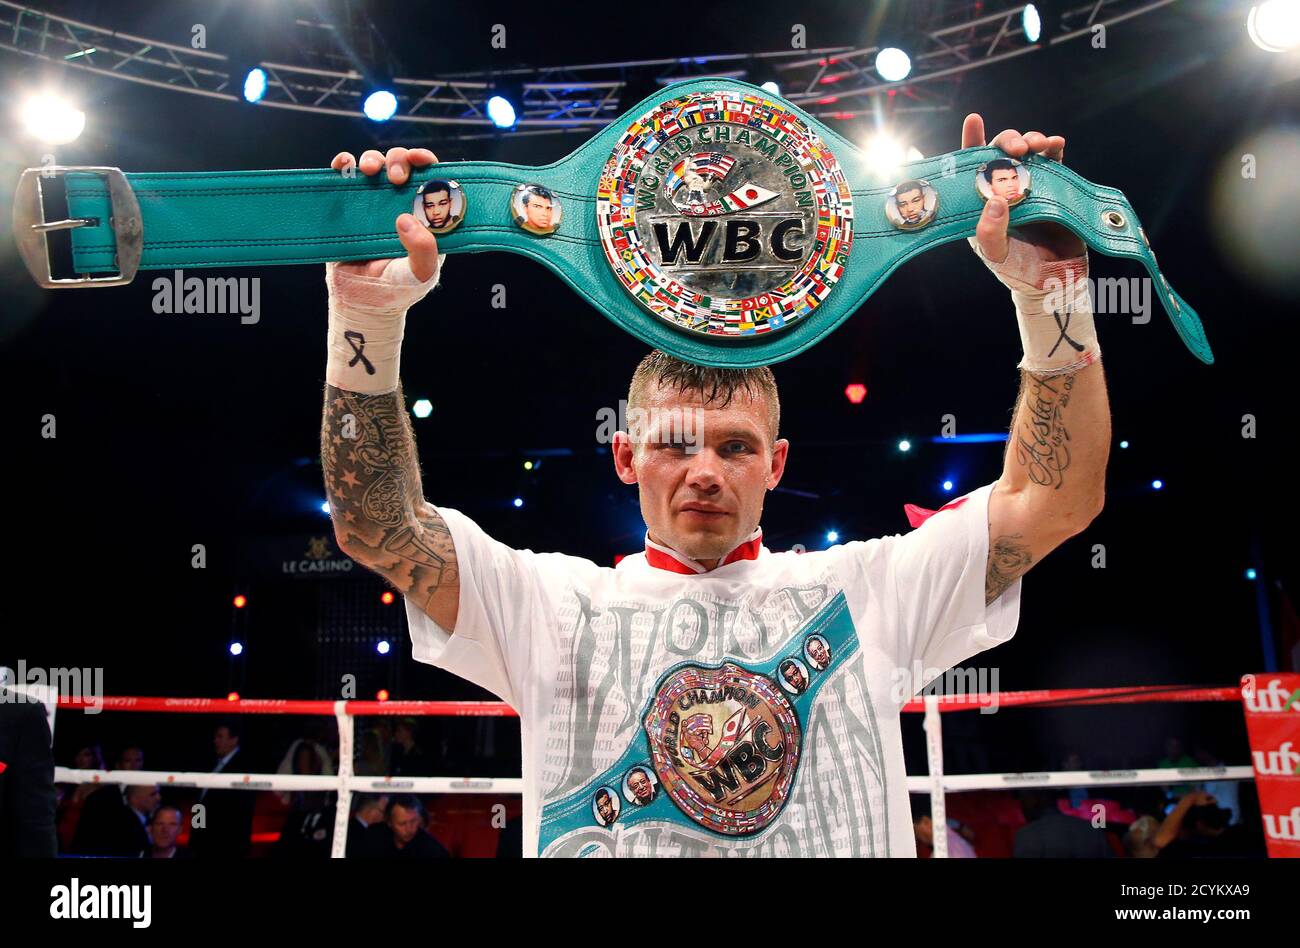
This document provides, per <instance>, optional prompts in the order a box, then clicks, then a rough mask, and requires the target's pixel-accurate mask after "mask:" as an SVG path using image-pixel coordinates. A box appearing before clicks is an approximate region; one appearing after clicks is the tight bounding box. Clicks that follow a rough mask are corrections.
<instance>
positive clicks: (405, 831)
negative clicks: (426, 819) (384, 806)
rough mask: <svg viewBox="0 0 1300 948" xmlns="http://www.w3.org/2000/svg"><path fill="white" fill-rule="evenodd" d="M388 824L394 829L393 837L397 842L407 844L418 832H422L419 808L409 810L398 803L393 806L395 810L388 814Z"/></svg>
mask: <svg viewBox="0 0 1300 948" xmlns="http://www.w3.org/2000/svg"><path fill="white" fill-rule="evenodd" d="M388 826H389V828H390V829H391V830H392V831H393V837H394V838H395V839H396V840H397V842H398V843H400V844H401V845H403V846H405V845H406V844H407V843H409V842H410V841H411V840H413V839H415V834H416V833H418V832H420V813H419V811H418V810H408V809H407V808H406V807H404V806H402V805H401V804H398V805H397V806H395V807H393V812H392V813H390V814H388Z"/></svg>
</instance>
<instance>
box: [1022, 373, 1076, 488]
mask: <svg viewBox="0 0 1300 948" xmlns="http://www.w3.org/2000/svg"><path fill="white" fill-rule="evenodd" d="M1073 387H1074V376H1073V375H1056V376H1039V375H1034V374H1033V373H1026V374H1025V379H1024V385H1023V389H1022V394H1023V397H1022V399H1021V411H1020V415H1019V417H1018V419H1017V424H1016V430H1015V432H1014V437H1015V447H1016V460H1017V461H1018V462H1019V463H1020V466H1021V467H1023V468H1024V469H1025V473H1026V475H1027V476H1028V477H1029V479H1030V480H1031V481H1032V482H1033V483H1035V484H1039V485H1042V486H1044V487H1051V488H1053V489H1054V490H1060V489H1061V487H1062V486H1064V484H1065V471H1066V469H1067V468H1068V467H1069V466H1070V432H1069V431H1068V430H1067V429H1066V427H1065V421H1064V419H1063V413H1064V410H1065V406H1066V405H1068V404H1070V389H1072V388H1073Z"/></svg>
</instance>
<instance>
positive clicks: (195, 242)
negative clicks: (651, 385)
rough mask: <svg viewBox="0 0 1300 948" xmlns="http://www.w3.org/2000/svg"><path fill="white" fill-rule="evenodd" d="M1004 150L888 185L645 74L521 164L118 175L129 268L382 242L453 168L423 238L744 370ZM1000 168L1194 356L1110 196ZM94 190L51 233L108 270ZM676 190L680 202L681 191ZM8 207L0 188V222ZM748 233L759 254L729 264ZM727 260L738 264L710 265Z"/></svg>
mask: <svg viewBox="0 0 1300 948" xmlns="http://www.w3.org/2000/svg"><path fill="white" fill-rule="evenodd" d="M724 126H725V128H724ZM751 133H752V134H751ZM724 138H725V140H724ZM738 139H744V142H738V141H737V140H738ZM774 143H775V145H774ZM789 155H793V156H794V159H793V161H792V160H791V158H790V157H788V156H789ZM1005 158H1006V156H1005V154H1004V153H1003V152H1002V151H1001V150H1000V149H998V148H994V147H990V146H981V147H976V148H964V149H961V150H960V151H955V152H951V153H949V154H945V155H938V156H935V157H933V158H927V159H923V160H920V161H912V162H908V163H906V164H905V165H904V166H903V167H902V170H901V171H900V172H899V173H898V175H897V176H896V179H895V180H893V181H882V180H880V179H879V178H878V177H877V176H876V175H875V174H874V173H873V172H872V171H871V165H870V164H869V162H868V159H867V156H866V155H865V154H864V152H863V151H862V150H861V149H859V148H858V147H857V146H856V145H854V144H853V143H852V142H850V141H849V140H847V139H845V138H844V137H843V136H841V135H840V134H838V133H837V132H835V131H834V130H832V129H830V128H828V127H826V126H825V125H823V124H822V123H821V122H820V121H818V120H817V119H815V118H813V117H812V116H810V115H808V114H806V113H804V112H803V111H802V110H800V109H799V108H798V107H797V106H794V105H792V104H790V103H788V102H786V101H785V100H783V99H781V97H780V96H777V95H774V94H772V93H768V92H766V91H764V90H762V89H759V88H758V87H756V86H753V85H750V84H748V83H745V82H741V81H739V80H734V79H727V78H704V79H692V80H687V81H684V82H678V83H675V84H673V85H670V86H667V87H665V88H664V89H662V90H661V91H660V92H658V93H656V94H654V95H652V96H650V97H648V98H646V99H645V100H643V101H642V102H640V103H638V104H637V105H635V106H633V107H632V108H631V109H629V110H628V111H627V112H626V113H625V114H624V115H623V116H622V117H621V118H620V119H618V120H617V121H615V122H613V123H611V124H610V125H609V126H607V127H606V128H605V129H604V130H602V131H601V132H599V133H598V134H596V135H595V136H594V137H592V138H591V139H590V140H588V141H587V142H586V143H585V144H584V145H582V146H581V147H579V148H578V149H577V150H575V151H574V152H572V153H571V154H569V155H568V156H566V157H565V158H563V159H561V160H559V161H556V162H553V163H551V164H548V165H542V166H540V167H532V166H524V165H515V164H508V163H504V162H494V161H457V162H443V163H440V164H438V165H436V166H434V167H433V168H426V169H418V170H416V171H414V173H413V174H412V176H411V179H410V181H409V182H408V183H406V184H405V185H403V186H401V187H393V186H392V185H390V184H389V183H388V182H387V181H386V180H385V178H384V176H383V175H376V176H375V177H373V178H370V177H367V176H365V175H361V174H357V175H355V176H353V177H345V176H344V175H342V174H340V173H339V172H336V171H331V170H288V171H237V172H200V173H181V174H177V173H132V174H126V175H125V179H126V182H127V183H128V184H129V186H130V191H131V192H132V193H133V194H134V198H135V200H136V202H138V205H139V230H140V232H141V233H140V235H137V236H141V237H142V240H141V241H140V242H139V253H140V257H139V262H138V266H139V268H140V269H144V270H174V269H189V268H197V267H240V266H266V265H279V264H311V263H323V262H326V261H330V260H365V259H376V258H381V257H392V256H400V255H401V254H402V253H403V250H402V247H401V244H400V243H399V242H398V240H397V237H396V235H395V233H394V231H393V220H394V218H395V217H396V216H397V215H398V214H400V213H402V212H409V211H411V210H412V209H413V207H414V206H415V202H416V196H417V192H418V190H419V188H420V186H421V185H422V184H423V183H425V182H426V181H429V180H432V179H454V181H455V183H456V184H457V185H458V186H459V188H460V190H461V193H462V194H463V196H464V208H463V218H462V219H461V221H460V223H459V225H458V226H456V228H455V229H454V230H453V231H451V232H449V233H445V234H442V235H440V236H439V237H438V245H439V249H440V250H443V251H446V252H448V253H451V254H455V253H462V252H465V253H472V252H476V251H483V250H506V251H510V252H513V253H519V254H523V255H525V256H528V257H532V258H533V259H534V260H537V261H539V262H541V263H542V264H544V265H546V266H547V267H549V268H550V269H551V270H553V271H554V272H555V273H557V274H558V275H559V276H560V277H561V279H563V280H564V281H565V282H566V283H568V284H569V286H570V287H572V289H573V290H574V292H576V293H577V294H578V295H579V296H580V297H582V298H583V299H585V300H586V301H587V302H588V303H590V304H591V305H592V306H594V307H595V308H596V309H598V310H599V311H600V312H602V313H603V314H604V315H605V316H606V317H607V318H609V319H610V320H612V321H613V322H614V323H616V324H617V325H619V326H621V327H622V328H624V329H625V330H627V331H628V332H630V333H632V334H633V335H634V336H636V337H637V338H639V339H641V340H643V341H644V342H646V343H647V344H649V345H652V346H656V347H659V348H662V349H664V350H666V351H668V352H670V353H672V354H674V355H677V356H679V357H681V358H685V359H688V360H690V361H693V362H697V363H701V364H706V365H716V366H731V367H750V366H755V365H764V364H771V363H774V362H779V361H781V360H783V359H788V358H790V357H791V356H794V355H796V354H798V353H799V352H802V351H803V350H805V349H807V348H809V347H811V346H813V345H815V344H816V343H818V342H820V341H821V340H822V339H824V338H825V337H826V336H827V335H828V334H829V333H830V332H831V331H832V330H834V329H835V328H836V327H837V326H838V325H839V324H840V323H842V322H843V321H844V320H845V319H846V318H848V316H849V315H850V314H852V313H853V311H854V310H856V309H857V307H858V306H860V305H861V304H862V303H863V302H864V301H865V300H866V299H867V298H868V297H869V296H870V295H871V294H872V293H873V292H874V291H875V289H876V288H877V287H878V286H879V285H880V284H881V283H882V282H883V281H884V280H885V279H886V278H887V277H888V276H889V275H890V274H891V273H892V272H893V271H894V270H895V269H897V268H898V267H899V266H900V265H901V264H903V263H904V262H906V261H907V260H909V259H911V258H912V257H914V256H916V255H918V254H921V253H924V252H925V251H926V250H929V249H930V248H932V247H936V246H938V245H940V244H945V243H949V242H951V241H955V240H961V239H964V238H967V237H971V236H973V235H974V233H975V224H976V222H977V221H978V219H979V217H980V214H981V211H982V209H983V204H984V200H985V199H986V197H987V195H988V190H987V187H989V186H991V185H989V184H988V181H989V177H988V176H987V175H986V176H984V177H983V178H981V169H982V168H986V167H987V163H989V162H995V161H998V160H1000V159H1005ZM1001 163H1002V164H1006V162H1005V161H1002V162H1001ZM1020 164H1021V167H1020V168H1018V169H1016V170H1015V172H1014V174H1017V175H1019V176H1020V177H1019V181H1020V182H1021V183H1022V184H1023V183H1024V182H1025V181H1026V180H1028V181H1030V182H1031V184H1030V186H1029V187H1028V188H1027V190H1024V192H1023V195H1017V199H1016V200H1015V201H1014V203H1013V204H1012V207H1011V225H1012V226H1013V227H1015V226H1018V225H1023V224H1027V223H1030V222H1033V221H1052V222H1055V223H1058V224H1061V225H1063V226H1065V227H1066V228H1068V229H1069V230H1071V231H1073V232H1074V233H1075V234H1077V235H1078V236H1079V237H1080V238H1082V239H1083V240H1084V242H1085V243H1086V244H1087V245H1088V246H1089V247H1090V248H1092V249H1093V250H1095V251H1097V252H1099V253H1102V254H1106V255H1108V256H1113V257H1125V258H1129V259H1132V260H1137V261H1139V262H1141V263H1142V264H1143V266H1144V267H1146V270H1147V272H1148V274H1150V276H1151V279H1152V282H1153V285H1154V287H1155V295H1156V296H1157V297H1158V298H1159V300H1160V302H1161V304H1162V305H1163V306H1164V308H1165V312H1166V313H1167V314H1168V316H1169V319H1170V321H1171V322H1172V323H1173V326H1174V329H1175V330H1176V331H1177V333H1178V335H1179V337H1180V338H1181V339H1182V340H1183V343H1184V344H1185V345H1186V346H1187V348H1188V349H1189V350H1190V351H1191V352H1192V354H1193V355H1195V356H1196V357H1197V358H1198V359H1200V360H1201V361H1202V362H1205V363H1207V364H1208V363H1212V362H1213V361H1214V357H1213V355H1212V353H1211V351H1210V346H1209V344H1208V342H1207V341H1206V338H1205V333H1204V330H1203V328H1202V326H1201V322H1200V319H1199V318H1198V316H1197V314H1196V312H1195V311H1194V310H1193V309H1192V308H1191V307H1190V306H1189V305H1188V304H1187V303H1186V302H1185V301H1184V300H1183V299H1182V298H1181V297H1179V296H1178V295H1177V294H1176V293H1174V291H1173V290H1172V288H1170V286H1169V283H1168V281H1167V280H1166V279H1165V278H1164V276H1163V275H1162V274H1161V272H1160V269H1159V267H1158V265H1157V263H1156V257H1155V254H1154V253H1153V252H1152V250H1151V248H1150V245H1149V243H1148V241H1147V239H1146V234H1145V232H1144V231H1143V229H1142V227H1141V224H1140V221H1139V219H1138V216H1137V213H1136V212H1135V211H1134V209H1133V207H1132V205H1131V204H1130V202H1129V200H1128V199H1127V198H1126V197H1125V196H1124V194H1123V193H1121V192H1120V191H1118V190H1116V189H1115V188H1109V187H1104V186H1102V185H1097V184H1093V183H1092V182H1090V181H1088V180H1086V179H1085V178H1083V177H1082V176H1080V175H1079V174H1078V173H1077V172H1075V171H1073V170H1071V169H1070V168H1068V167H1066V166H1064V165H1063V164H1061V163H1059V162H1056V161H1052V160H1049V159H1045V158H1042V157H1041V156H1037V155H1031V156H1028V157H1027V158H1025V159H1024V160H1023V162H1022V163H1020ZM32 173H33V172H28V174H29V175H30V174H32ZM1004 177H1006V175H1004ZM903 181H919V182H921V183H922V184H924V185H925V191H926V200H925V202H924V203H925V209H924V217H925V220H924V222H923V223H922V224H921V225H920V226H919V227H912V226H909V225H910V223H911V219H909V218H907V217H901V218H900V217H899V214H898V212H897V210H896V209H895V208H896V207H897V206H901V205H893V206H891V205H890V202H891V201H894V200H895V194H896V191H897V187H899V186H901V185H900V183H901V182H903ZM111 183H112V178H111V176H109V177H105V176H104V175H102V174H100V173H89V172H81V171H75V170H68V171H67V194H68V206H69V216H70V218H72V219H74V220H81V221H86V222H87V223H83V224H81V225H80V226H76V227H75V229H73V230H72V235H71V236H72V245H73V262H74V267H75V269H76V270H77V272H78V273H84V274H92V275H102V274H105V273H112V272H116V271H117V270H118V269H119V265H120V264H121V263H122V261H121V259H120V251H121V249H122V240H121V236H122V235H121V233H120V232H117V231H115V229H114V227H113V226H112V224H113V214H114V202H113V200H112V196H111V195H110V185H111ZM524 184H529V185H537V186H540V187H541V189H542V192H541V193H547V194H549V195H550V197H551V200H553V201H554V202H555V203H556V205H557V206H558V207H557V210H562V215H561V216H560V223H559V225H558V227H557V228H556V230H555V231H554V232H552V233H544V234H538V233H536V232H529V231H526V230H525V229H523V228H522V227H521V226H519V224H518V222H517V219H516V216H515V214H514V212H512V209H511V202H512V198H513V197H514V196H515V195H516V189H517V188H518V186H520V185H524ZM764 184H766V185H767V187H766V188H764V187H763V185H764ZM751 185H752V186H751ZM705 188H708V189H711V193H712V198H711V199H709V200H706V199H705V196H706V194H708V193H709V192H706V191H705V190H703V189H705ZM782 188H784V189H785V190H782ZM729 189H731V190H729ZM981 189H983V190H981ZM688 192H689V193H690V194H693V195H695V196H694V198H689V197H683V195H684V194H687V193H688ZM911 197H913V198H915V192H914V193H912V194H911ZM750 201H755V202H757V203H754V204H752V205H751V204H749V203H748V202H750ZM900 201H901V198H900ZM919 206H920V205H919V204H918V205H916V206H915V207H914V208H913V209H912V212H911V213H912V214H913V215H915V214H917V213H919V212H918V211H917V209H916V208H917V207H919ZM516 209H517V205H516ZM18 210H19V203H18V202H16V204H15V218H16V221H15V223H16V226H17V224H18V220H17V216H18ZM118 211H119V215H121V207H120V206H119V207H118ZM675 213H676V219H674V214H675ZM791 215H793V217H791ZM800 215H802V217H800ZM29 216H30V215H29ZM742 218H743V219H744V220H742ZM795 218H799V219H798V220H795ZM792 220H794V223H791V221H792ZM710 225H712V228H710ZM49 226H50V225H47V228H48V227H49ZM656 228H657V229H656ZM121 229H122V228H121V227H119V228H118V229H117V230H118V231H120V230H121ZM776 232H780V233H776ZM705 235H707V236H708V238H709V239H711V240H712V241H713V243H714V244H717V245H718V246H720V247H721V246H722V245H723V244H724V243H725V247H723V249H722V250H716V249H705V250H704V251H702V253H703V256H701V257H700V259H699V266H697V267H695V269H694V270H691V269H690V267H689V263H690V261H689V256H690V249H691V246H692V241H693V240H694V241H696V244H695V249H696V250H697V251H698V250H699V248H700V247H702V246H705V243H707V241H706V239H705ZM602 238H603V239H602ZM751 238H752V239H751ZM656 240H658V241H659V245H658V246H657V247H656V246H655V245H654V244H655V241H656ZM674 240H675V241H677V242H678V243H677V244H676V249H675V251H674V252H676V253H677V254H678V256H677V257H676V258H674V259H672V260H671V261H670V262H671V263H672V264H673V266H672V267H670V266H668V265H667V263H666V261H669V253H668V249H669V248H670V244H671V242H672V241H674ZM666 241H667V242H666ZM683 241H684V242H683ZM764 241H766V242H767V243H764ZM21 242H22V238H21V237H20V243H21ZM760 244H762V245H763V256H762V257H761V258H753V259H751V260H748V261H747V260H746V259H745V255H746V254H749V253H751V252H752V251H751V247H753V248H756V247H759V246H760ZM768 244H770V249H769V247H768ZM810 246H812V247H813V249H812V250H808V249H807V248H808V247H810ZM683 248H685V249H683ZM786 251H788V253H785V252H786ZM727 252H730V253H731V255H732V257H734V258H735V259H736V260H738V261H739V262H738V263H737V262H727V260H726V254H727ZM682 253H685V254H686V258H687V259H686V263H687V264H688V266H686V267H681V266H680V264H681V262H682V259H683V258H682V256H681V254H682ZM800 253H802V258H799V254H800ZM719 254H721V256H719ZM711 255H712V256H711ZM774 255H775V256H774ZM24 256H25V258H27V257H28V255H27V254H25V255H24ZM710 261H714V262H713V263H711V262H710ZM28 263H29V267H31V266H32V263H31V260H30V258H29V259H28ZM747 267H749V268H750V269H746V268H747ZM782 267H784V268H785V270H786V271H789V272H788V273H783V272H780V271H781V268H782ZM674 268H676V269H674ZM33 272H35V270H34V271H33ZM38 279H39V276H38ZM764 280H766V281H767V283H766V284H765V283H764ZM781 280H784V282H781V283H780V285H779V288H776V289H773V287H775V286H777V282H778V281H781ZM47 285H48V284H47ZM719 287H721V288H719Z"/></svg>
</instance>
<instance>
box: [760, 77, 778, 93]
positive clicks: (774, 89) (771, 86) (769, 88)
mask: <svg viewBox="0 0 1300 948" xmlns="http://www.w3.org/2000/svg"><path fill="white" fill-rule="evenodd" d="M759 88H760V89H762V90H763V91H764V92H770V93H772V95H780V94H781V87H780V86H778V85H777V84H776V83H775V82H773V81H772V80H771V79H769V80H768V81H767V82H765V83H763V84H762V85H761V86H759Z"/></svg>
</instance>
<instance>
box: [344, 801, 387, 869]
mask: <svg viewBox="0 0 1300 948" xmlns="http://www.w3.org/2000/svg"><path fill="white" fill-rule="evenodd" d="M387 811H388V795H387V794H383V793H358V794H357V795H356V796H354V797H353V798H352V819H351V820H350V821H349V823H348V842H347V857H348V858H349V859H358V858H362V857H365V856H368V855H370V853H369V852H368V847H369V846H372V845H374V836H373V835H372V834H373V833H374V832H375V830H376V828H378V829H382V830H385V831H387V828H386V827H385V826H384V817H385V815H386V813H387Z"/></svg>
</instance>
